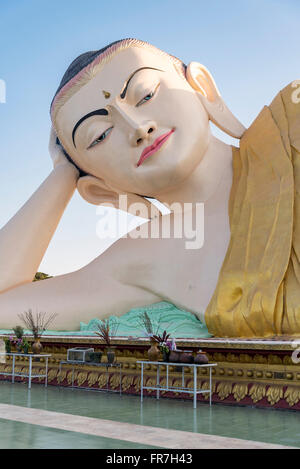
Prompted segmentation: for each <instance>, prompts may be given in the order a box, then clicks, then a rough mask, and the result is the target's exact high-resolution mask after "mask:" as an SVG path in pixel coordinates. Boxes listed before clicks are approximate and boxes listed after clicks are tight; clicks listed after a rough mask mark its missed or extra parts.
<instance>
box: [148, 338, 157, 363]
mask: <svg viewBox="0 0 300 469" xmlns="http://www.w3.org/2000/svg"><path fill="white" fill-rule="evenodd" d="M159 357H160V350H159V348H158V345H157V342H155V341H154V340H151V347H150V348H149V350H148V358H149V361H150V362H157V361H158V359H159Z"/></svg>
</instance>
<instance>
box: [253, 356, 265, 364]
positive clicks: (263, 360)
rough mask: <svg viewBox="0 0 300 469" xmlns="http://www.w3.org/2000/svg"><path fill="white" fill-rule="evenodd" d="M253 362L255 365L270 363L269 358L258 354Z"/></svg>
mask: <svg viewBox="0 0 300 469" xmlns="http://www.w3.org/2000/svg"><path fill="white" fill-rule="evenodd" d="M253 361H254V363H260V364H262V363H268V359H267V357H264V356H263V355H258V354H257V355H254V357H253Z"/></svg>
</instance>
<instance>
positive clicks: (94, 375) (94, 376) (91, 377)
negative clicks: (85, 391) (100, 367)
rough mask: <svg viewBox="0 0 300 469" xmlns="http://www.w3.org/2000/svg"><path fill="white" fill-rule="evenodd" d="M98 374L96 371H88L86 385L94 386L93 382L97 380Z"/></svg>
mask: <svg viewBox="0 0 300 469" xmlns="http://www.w3.org/2000/svg"><path fill="white" fill-rule="evenodd" d="M98 377H99V374H98V373H95V372H94V373H90V374H89V376H88V386H89V387H91V386H94V384H96V383H97V381H98Z"/></svg>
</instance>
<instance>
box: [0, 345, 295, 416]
mask: <svg viewBox="0 0 300 469" xmlns="http://www.w3.org/2000/svg"><path fill="white" fill-rule="evenodd" d="M42 344H43V346H44V349H43V352H44V353H51V354H52V357H51V358H50V360H49V371H48V384H49V385H54V386H71V383H72V366H71V365H63V367H62V369H61V371H60V370H59V364H60V361H61V360H66V358H67V349H69V348H72V347H82V346H84V347H94V348H95V351H100V350H102V351H103V347H101V346H99V341H98V340H97V338H93V337H89V338H87V337H84V338H80V337H63V338H62V337H50V336H47V337H43V338H42ZM113 345H117V350H116V355H117V361H118V362H121V363H122V365H123V368H122V392H123V393H128V394H139V392H140V388H141V380H140V365H139V364H137V363H136V361H137V360H142V359H147V358H148V356H147V350H148V348H149V343H148V341H147V340H146V339H136V340H130V339H127V338H126V339H125V338H119V339H115V341H114V344H113ZM177 346H178V348H180V349H187V350H194V351H197V350H199V349H201V350H204V351H205V352H206V353H207V354H208V356H209V359H210V362H216V363H218V366H217V367H216V368H215V369H213V402H220V403H223V404H231V405H232V404H234V405H247V406H255V407H272V408H280V409H293V410H300V364H298V363H295V360H294V361H293V357H292V355H293V353H294V358H297V351H296V352H295V343H294V342H293V340H292V339H290V340H289V339H286V338H285V339H280V338H276V339H274V340H264V339H261V340H236V339H201V340H194V339H188V340H187V339H185V340H183V341H181V342H180V341H177ZM299 355H300V353H299ZM104 360H106V357H104ZM296 361H297V360H296ZM27 365H28V363H26V357H24V358H23V357H21V358H20V359H19V360H17V361H16V366H17V370H18V371H21V372H22V371H25V369H27ZM34 368H35V369H36V370H41V371H42V370H44V367H43V363H41V362H34ZM10 370H11V359H8V358H7V359H6V360H5V363H0V379H7V377H5V376H3V375H1V371H6V372H7V371H10ZM145 371H146V374H145V378H144V379H145V381H144V384H145V385H146V386H151V385H155V384H156V367H155V366H152V365H150V364H149V365H146V367H145ZM185 377H186V382H185V386H186V387H190V388H192V387H193V375H192V372H191V369H187V368H186V369H185ZM106 379H107V376H106V371H105V369H102V368H98V367H93V366H92V365H88V364H87V365H86V364H85V365H80V364H78V365H76V367H75V373H74V385H75V386H82V387H86V388H90V389H98V390H99V389H101V388H105V387H106ZM18 380H20V378H19V379H18V378H16V381H18ZM35 381H36V382H40V383H41V384H42V383H43V380H42V379H39V380H35ZM33 382H34V380H33ZM198 382H199V387H200V386H201V388H202V389H207V387H208V370H207V369H205V368H203V369H202V370H201V372H200V373H199V377H198ZM161 384H162V385H163V386H164V385H166V377H165V370H163V367H162V373H161ZM169 385H172V386H176V385H178V386H179V385H181V372H178V371H176V368H175V367H174V368H173V369H171V373H170V375H169ZM119 386H120V374H119V370H118V369H117V368H116V369H115V368H112V369H110V370H109V388H110V389H111V390H115V391H117V390H118V389H119ZM147 394H148V395H153V396H155V391H148V392H146V391H145V395H147ZM161 396H162V397H168V398H179V397H180V398H182V397H183V398H185V399H191V395H189V394H179V393H178V394H177V393H173V392H170V393H168V392H166V391H165V392H161ZM198 400H199V401H208V395H206V394H204V395H199V396H198Z"/></svg>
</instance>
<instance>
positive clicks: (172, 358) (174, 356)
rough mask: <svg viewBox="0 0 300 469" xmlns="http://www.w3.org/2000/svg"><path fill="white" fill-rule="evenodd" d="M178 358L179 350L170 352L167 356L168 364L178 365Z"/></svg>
mask: <svg viewBox="0 0 300 469" xmlns="http://www.w3.org/2000/svg"><path fill="white" fill-rule="evenodd" d="M179 356H180V352H179V350H171V352H170V355H169V362H171V363H178V362H179Z"/></svg>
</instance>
